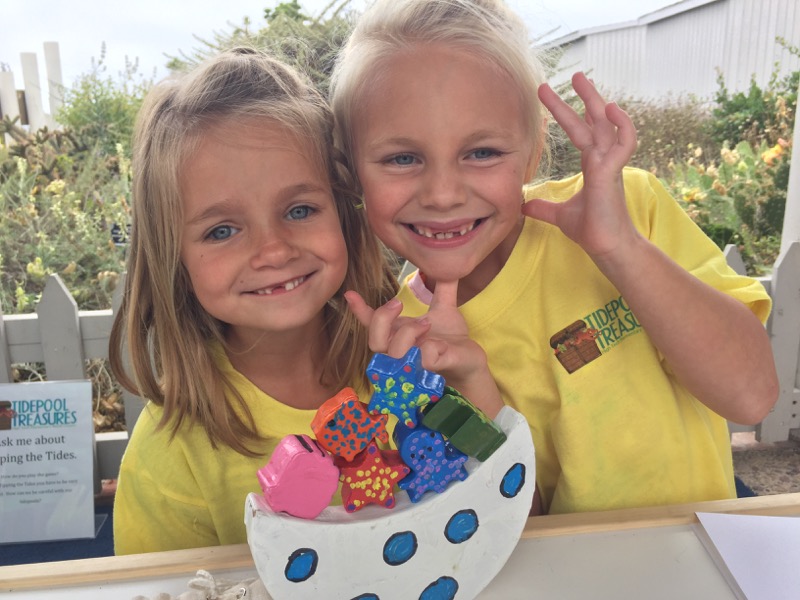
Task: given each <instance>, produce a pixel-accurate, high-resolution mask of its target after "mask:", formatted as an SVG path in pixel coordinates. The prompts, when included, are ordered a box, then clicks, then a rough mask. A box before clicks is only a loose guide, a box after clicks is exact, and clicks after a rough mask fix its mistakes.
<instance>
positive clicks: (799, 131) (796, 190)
mask: <svg viewBox="0 0 800 600" xmlns="http://www.w3.org/2000/svg"><path fill="white" fill-rule="evenodd" d="M798 92H800V86H798ZM792 149H793V151H792V159H791V164H790V165H789V184H788V186H787V190H786V212H785V213H784V215H783V233H782V234H781V252H785V251H786V250H788V249H789V245H790V244H791V243H792V242H798V241H800V119H795V123H794V134H793V138H792Z"/></svg>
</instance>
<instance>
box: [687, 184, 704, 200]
mask: <svg viewBox="0 0 800 600" xmlns="http://www.w3.org/2000/svg"><path fill="white" fill-rule="evenodd" d="M705 199H706V193H705V192H704V191H702V190H701V189H700V188H698V187H692V188H684V189H683V201H684V202H702V201H703V200H705Z"/></svg>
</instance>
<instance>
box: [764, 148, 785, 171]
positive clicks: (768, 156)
mask: <svg viewBox="0 0 800 600" xmlns="http://www.w3.org/2000/svg"><path fill="white" fill-rule="evenodd" d="M781 154H783V146H781V145H780V144H775V145H774V146H773V147H772V148H769V149H768V150H765V151H764V152H762V153H761V160H763V161H764V162H765V163H767V164H768V165H769V166H772V163H774V162H775V161H776V160H777V159H778V158H780V157H781Z"/></svg>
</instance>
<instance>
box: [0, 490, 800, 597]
mask: <svg viewBox="0 0 800 600" xmlns="http://www.w3.org/2000/svg"><path fill="white" fill-rule="evenodd" d="M697 512H717V513H731V514H756V515H773V516H786V515H798V514H800V493H796V494H778V495H774V496H757V497H753V498H740V499H732V500H714V501H710V502H696V503H692V504H677V505H669V506H654V507H647V508H627V509H621V510H610V511H603V512H586V513H571V514H564V515H547V516H541V517H531V518H529V519H528V522H527V523H526V525H525V529H524V530H523V532H522V538H523V539H535V538H542V537H553V536H559V535H578V534H583V533H596V532H603V531H614V530H619V531H621V530H627V529H637V528H647V527H666V526H670V525H687V524H692V523H697V517H696V514H695V513H697ZM252 568H254V565H253V558H252V556H251V554H250V548H249V546H248V545H247V544H236V545H230V546H214V547H209V548H193V549H190V550H175V551H170V552H156V553H150V554H132V555H128V556H107V557H102V558H88V559H82V560H70V561H62V562H49V563H36V564H26V565H12V566H6V567H0V591H3V592H14V591H21V590H26V589H47V588H59V587H69V586H77V585H83V584H87V583H93V584H98V585H102V584H104V583H106V584H107V583H111V582H115V581H126V580H134V579H153V578H158V577H166V576H175V575H180V574H186V575H187V578H191V576H193V575H194V573H195V572H196V571H197V570H199V569H205V570H207V571H212V572H213V571H226V570H235V569H252Z"/></svg>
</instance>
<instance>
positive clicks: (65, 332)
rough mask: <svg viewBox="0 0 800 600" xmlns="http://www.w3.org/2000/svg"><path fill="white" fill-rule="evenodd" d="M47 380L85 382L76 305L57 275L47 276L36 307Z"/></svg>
mask: <svg viewBox="0 0 800 600" xmlns="http://www.w3.org/2000/svg"><path fill="white" fill-rule="evenodd" d="M36 315H37V317H38V319H39V333H40V336H41V340H42V352H43V354H44V364H45V368H46V370H47V379H48V380H51V381H55V380H58V379H87V373H86V364H85V362H84V359H83V340H82V339H81V326H80V319H79V318H78V304H77V303H76V302H75V299H74V298H73V297H72V294H70V293H69V290H67V288H66V286H65V285H64V282H62V281H61V278H60V277H59V276H58V275H50V277H49V278H48V279H47V284H46V285H45V287H44V292H42V299H41V300H40V301H39V304H38V305H37V306H36Z"/></svg>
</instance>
